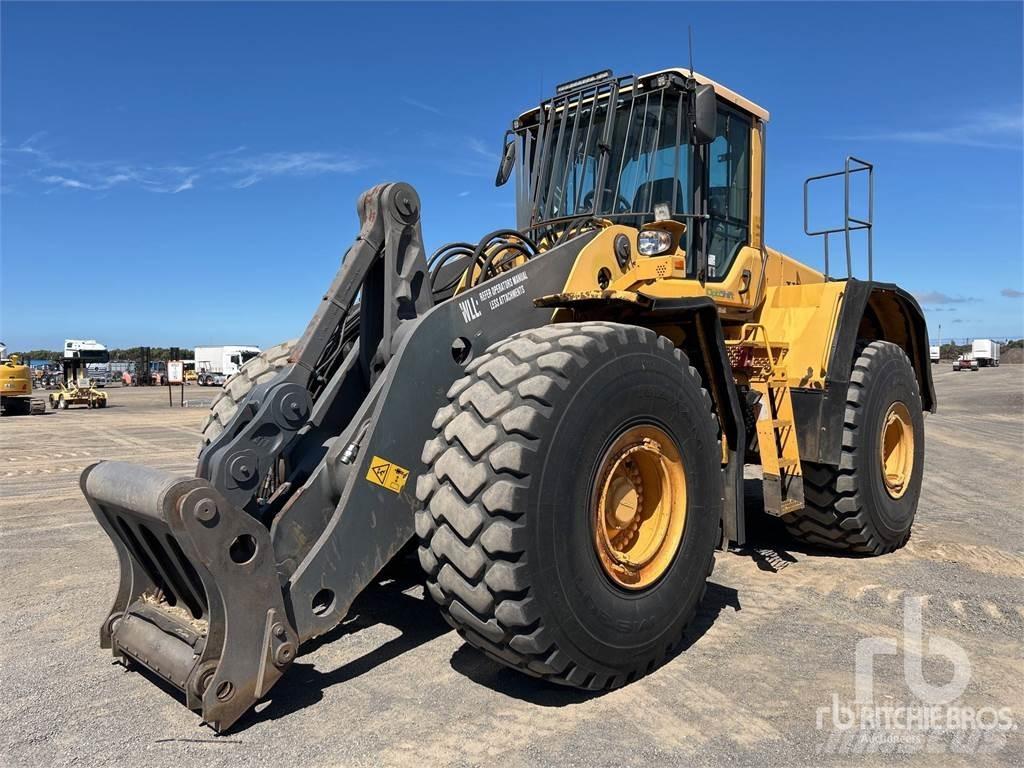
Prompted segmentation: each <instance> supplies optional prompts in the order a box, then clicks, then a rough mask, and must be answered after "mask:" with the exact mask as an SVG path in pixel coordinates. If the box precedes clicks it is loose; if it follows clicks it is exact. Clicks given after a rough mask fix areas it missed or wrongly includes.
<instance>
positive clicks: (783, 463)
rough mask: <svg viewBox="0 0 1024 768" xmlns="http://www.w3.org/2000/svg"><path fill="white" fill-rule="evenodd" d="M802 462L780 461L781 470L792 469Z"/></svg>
mask: <svg viewBox="0 0 1024 768" xmlns="http://www.w3.org/2000/svg"><path fill="white" fill-rule="evenodd" d="M799 463H800V462H799V461H797V460H796V459H782V458H780V459H779V469H792V468H793V467H795V466H796V465H797V464H799Z"/></svg>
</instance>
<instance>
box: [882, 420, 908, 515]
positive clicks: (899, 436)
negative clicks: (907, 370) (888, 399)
mask: <svg viewBox="0 0 1024 768" xmlns="http://www.w3.org/2000/svg"><path fill="white" fill-rule="evenodd" d="M878 454H879V462H880V465H881V469H882V480H883V482H884V483H885V490H886V491H887V492H888V494H889V495H890V496H891V497H892V498H894V499H898V498H900V497H901V496H903V494H904V493H906V492H907V486H908V485H910V476H911V473H912V472H913V471H914V425H913V423H912V422H911V420H910V410H909V409H908V408H907V406H906V405H904V404H903V403H902V402H900V401H898V400H897V401H896V402H895V403H893V404H892V405H890V406H889V410H888V411H886V414H885V418H884V419H883V420H882V434H881V437H880V439H879V446H878Z"/></svg>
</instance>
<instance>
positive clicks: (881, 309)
mask: <svg viewBox="0 0 1024 768" xmlns="http://www.w3.org/2000/svg"><path fill="white" fill-rule="evenodd" d="M861 341H888V342H892V343H893V344H897V345H898V346H900V347H901V348H902V349H903V350H904V351H905V352H906V353H907V357H908V358H909V359H910V362H911V365H913V367H914V373H915V375H916V376H917V384H918V390H919V391H920V393H921V405H922V407H923V408H924V410H926V411H930V412H932V413H934V412H935V411H936V409H937V405H938V404H937V402H936V398H935V386H934V384H933V382H932V369H931V364H930V359H929V356H928V327H927V324H926V322H925V318H924V313H923V312H922V311H921V307H920V305H919V304H918V303H917V301H916V300H915V299H914V297H913V296H911V295H910V294H909V293H907V292H906V291H904V290H903V289H901V288H899V287H897V286H896V285H893V284H891V283H876V282H863V281H860V280H853V279H851V280H848V281H847V284H846V289H845V293H844V298H843V303H842V307H841V309H840V312H839V317H838V321H837V324H836V329H835V333H834V335H833V338H832V346H831V349H830V350H829V358H828V369H827V374H826V379H825V388H824V389H823V390H807V389H793V390H792V392H793V409H794V413H795V416H796V424H797V430H798V435H797V438H798V441H799V444H800V456H801V458H802V459H804V460H805V461H813V462H816V463H819V464H830V465H833V466H834V465H837V464H838V463H839V459H840V454H841V452H842V438H843V420H844V414H845V412H846V397H847V394H848V390H849V387H850V375H851V373H852V372H853V364H854V361H855V356H856V353H857V344H858V342H861Z"/></svg>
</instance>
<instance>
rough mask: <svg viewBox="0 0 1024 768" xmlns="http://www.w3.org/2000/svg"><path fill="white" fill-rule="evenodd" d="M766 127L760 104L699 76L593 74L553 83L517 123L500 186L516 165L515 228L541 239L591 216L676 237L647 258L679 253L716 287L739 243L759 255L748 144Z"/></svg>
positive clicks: (691, 272)
mask: <svg viewBox="0 0 1024 768" xmlns="http://www.w3.org/2000/svg"><path fill="white" fill-rule="evenodd" d="M767 120H768V112H767V111H766V110H764V109H763V108H761V107H759V106H758V105H756V104H754V103H753V102H750V101H748V100H747V99H744V98H743V97H742V96H739V95H738V94H736V93H734V92H733V91H731V90H729V89H728V88H725V87H724V86H721V85H719V84H717V83H715V82H713V81H712V80H710V79H708V78H706V77H704V76H702V75H699V74H696V73H689V72H686V71H684V70H682V69H668V70H663V71H660V72H656V73H653V74H650V75H644V76H642V77H636V76H626V77H614V76H613V75H612V74H611V72H609V71H605V72H600V73H597V74H595V75H590V76H588V77H584V78H580V79H579V80H575V81H572V82H569V83H565V84H563V85H560V86H558V88H557V89H556V95H555V96H554V97H553V98H551V99H548V100H546V101H544V102H543V103H542V104H541V105H540V106H538V107H536V108H534V109H532V110H529V111H527V112H525V113H523V114H522V115H520V117H519V118H517V119H516V120H515V121H514V122H513V124H512V127H511V129H510V130H509V131H508V133H507V134H506V144H505V151H504V153H503V156H502V163H501V167H500V169H499V172H498V178H497V179H496V181H497V183H498V184H499V185H500V184H503V183H504V182H505V181H507V180H508V178H509V176H510V175H511V171H512V169H513V168H514V169H515V171H516V210H517V227H518V229H519V230H520V231H523V232H527V233H529V234H530V236H531V237H532V239H533V240H534V241H535V242H537V243H544V242H548V243H553V242H556V241H557V240H558V239H560V237H561V232H563V231H565V230H572V229H573V228H574V227H578V226H580V223H581V222H582V221H590V220H593V219H603V220H606V221H610V222H612V223H614V224H625V225H628V226H632V227H635V228H637V229H667V230H669V231H673V232H675V233H680V232H681V233H682V235H681V236H680V237H679V238H678V240H677V239H676V238H675V237H672V238H662V241H661V242H663V243H668V244H667V245H665V246H663V250H660V251H658V250H651V249H652V248H655V249H656V248H657V247H658V246H657V245H656V244H655V245H653V246H651V248H648V249H647V250H648V251H649V252H647V253H645V254H644V255H652V256H653V255H661V254H664V253H666V252H668V251H669V250H671V248H672V246H673V245H675V246H676V248H677V249H678V250H679V251H682V252H685V254H687V259H686V260H687V276H688V277H700V278H701V279H706V280H709V281H715V280H716V279H720V278H721V277H723V276H724V275H725V274H726V273H727V272H728V270H729V268H730V266H731V265H732V263H733V261H734V260H735V258H736V256H737V254H738V253H739V252H740V251H741V250H742V249H743V248H744V247H747V246H754V247H756V248H760V241H759V239H760V232H759V231H757V232H756V237H757V238H758V241H757V242H754V240H753V238H752V234H753V233H752V232H751V223H752V219H754V221H755V224H756V223H759V221H760V218H761V217H760V210H759V205H760V190H758V192H757V194H756V196H755V195H752V189H753V185H752V176H753V175H754V174H753V173H752V172H753V171H754V170H755V169H754V168H753V167H752V166H753V163H752V153H751V143H752V139H753V135H754V133H755V132H759V131H761V130H762V126H763V123H764V122H766V121H767ZM756 176H757V179H756V180H757V181H758V182H759V181H760V176H761V174H760V168H757V169H756ZM752 203H754V204H756V205H757V206H758V210H757V211H756V212H755V213H754V215H753V216H752V208H753V207H754V205H752ZM670 221H671V222H677V223H678V224H680V225H684V226H674V227H673V226H671V225H668V224H665V222H670ZM758 230H759V227H758ZM651 242H652V243H655V242H656V241H655V240H654V239H653V238H652V239H651ZM641 252H642V253H643V250H642V251H641Z"/></svg>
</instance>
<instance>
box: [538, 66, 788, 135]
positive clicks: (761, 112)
mask: <svg viewBox="0 0 1024 768" xmlns="http://www.w3.org/2000/svg"><path fill="white" fill-rule="evenodd" d="M667 74H675V75H679V76H680V77H690V76H691V73H690V70H688V69H683V68H682V67H669V68H668V69H659V70H656V71H654V72H649V73H648V74H646V75H640V76H638V77H637V78H636V80H641V81H646V80H649V79H651V78H653V77H657V76H658V75H667ZM692 76H693V79H694V80H696V81H697V82H698V83H700V84H701V85H710V86H713V87H714V89H715V94H716V95H718V96H719V97H720V98H721V99H723V100H724V101H727V102H729V103H730V104H732V105H733V106H736V107H739V108H740V109H742V110H743V111H745V112H749V113H750V114H752V115H754V116H755V117H757V118H760V119H761V120H763V121H764V122H768V118H769V113H768V110H767V109H765V108H764V107H762V106H760V105H759V104H755V103H754V102H752V101H750V100H749V99H746V98H744V97H743V96H740V95H739V94H738V93H736V91H734V90H732V89H731V88H728V87H726V86H724V85H722V84H721V83H718V82H715V81H714V80H712V79H711V78H710V77H707V76H705V75H702V74H700V73H699V72H694V73H693V74H692ZM629 87H630V86H627V88H626V90H628V88H629ZM539 109H540V107H539V106H536V107H531V108H530V109H528V110H526V111H525V112H523V113H522V114H521V115H520V116H519V121H520V122H521V121H523V120H524V119H525V118H527V117H529V116H531V115H533V114H534V113H536V112H537V111H538V110H539Z"/></svg>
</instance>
